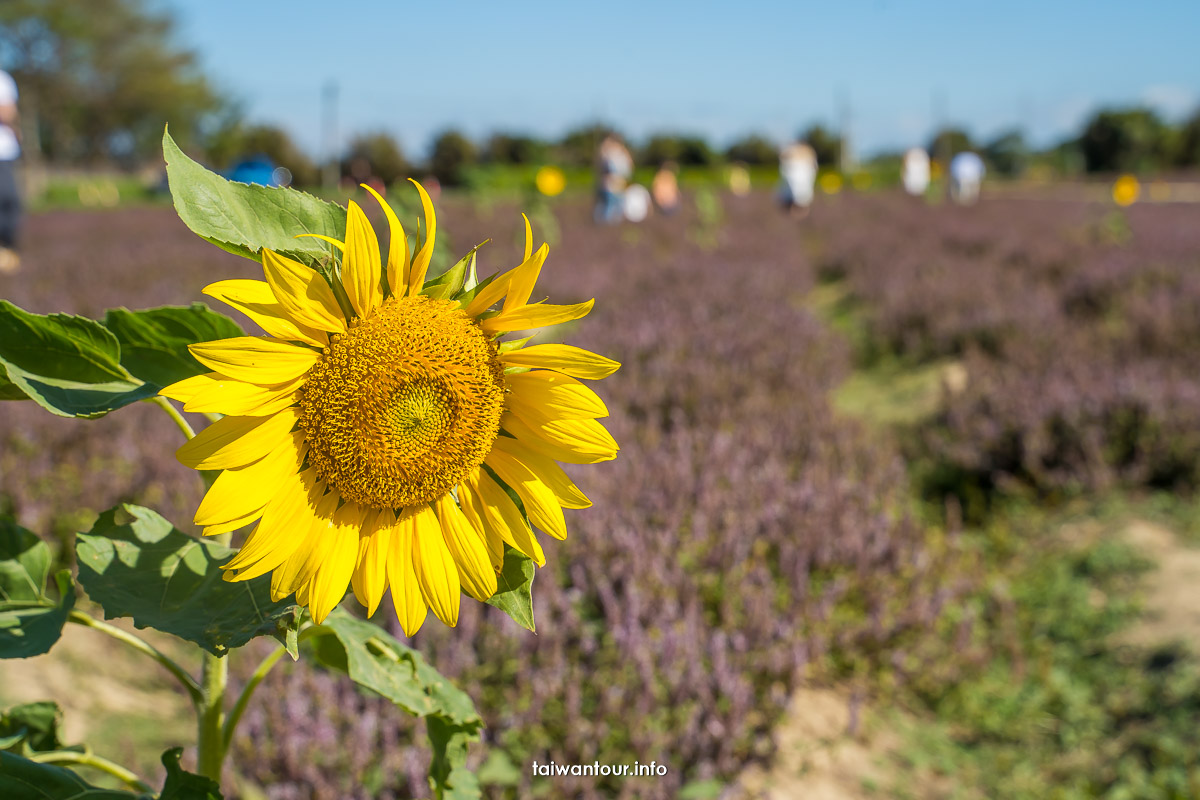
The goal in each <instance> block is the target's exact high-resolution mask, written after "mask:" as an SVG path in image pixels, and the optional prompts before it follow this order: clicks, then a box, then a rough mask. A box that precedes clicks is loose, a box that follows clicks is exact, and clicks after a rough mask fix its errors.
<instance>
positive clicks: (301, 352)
mask: <svg viewBox="0 0 1200 800" xmlns="http://www.w3.org/2000/svg"><path fill="white" fill-rule="evenodd" d="M188 352H190V353H191V354H192V355H193V356H195V358H196V360H197V361H199V362H200V363H201V364H203V365H204V366H206V367H208V368H209V369H211V370H214V371H216V372H219V373H221V374H222V375H225V376H227V377H230V378H236V379H237V380H240V381H246V382H248V383H257V384H260V385H263V386H269V385H271V384H277V383H285V382H287V381H292V380H295V379H296V378H299V377H300V376H301V375H303V374H304V373H306V372H308V371H309V370H310V369H311V368H312V365H313V364H315V363H317V359H318V358H320V357H321V354H320V353H319V352H317V351H316V350H313V349H311V348H308V347H300V346H298V345H294V344H288V343H287V342H281V341H279V340H278V339H264V338H261V337H258V336H238V337H236V338H233V339H218V340H217V341H215V342H201V343H199V344H189V345H188Z"/></svg>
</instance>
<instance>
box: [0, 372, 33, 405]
mask: <svg viewBox="0 0 1200 800" xmlns="http://www.w3.org/2000/svg"><path fill="white" fill-rule="evenodd" d="M28 399H29V395H27V394H25V393H24V392H23V391H21V387H19V386H17V385H16V384H15V383H13V382H12V381H10V380H9V379H8V370H6V369H5V368H4V364H0V400H28Z"/></svg>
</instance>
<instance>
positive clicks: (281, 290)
mask: <svg viewBox="0 0 1200 800" xmlns="http://www.w3.org/2000/svg"><path fill="white" fill-rule="evenodd" d="M262 264H263V273H264V274H265V275H266V277H267V283H268V284H270V286H271V291H272V292H273V293H274V295H275V299H276V300H277V301H278V302H279V305H280V306H282V307H283V310H284V313H286V314H287V315H288V318H289V319H291V320H292V321H293V322H295V323H297V324H298V325H306V326H308V327H310V328H316V329H317V330H322V331H328V332H331V333H341V332H342V331H345V330H346V318H345V317H344V316H342V310H341V308H340V307H339V306H338V303H337V298H335V297H334V296H333V289H332V288H330V286H329V284H328V283H326V282H325V278H323V277H322V276H321V275H320V273H318V272H317V271H316V270H312V269H309V268H308V267H306V266H304V265H303V264H301V263H300V262H298V261H293V260H292V259H290V258H285V257H283V256H280V255H277V254H275V253H273V252H271V251H270V250H267V249H266V248H263V251H262Z"/></svg>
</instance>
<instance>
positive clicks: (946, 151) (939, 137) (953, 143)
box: [927, 128, 977, 158]
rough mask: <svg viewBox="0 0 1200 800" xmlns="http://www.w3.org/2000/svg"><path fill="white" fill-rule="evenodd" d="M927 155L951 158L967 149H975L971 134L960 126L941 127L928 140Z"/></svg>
mask: <svg viewBox="0 0 1200 800" xmlns="http://www.w3.org/2000/svg"><path fill="white" fill-rule="evenodd" d="M927 149H928V150H929V155H930V156H931V157H932V158H952V157H954V156H956V155H958V154H959V153H964V152H966V151H968V150H976V149H977V148H976V146H975V143H974V142H972V141H971V136H970V134H968V133H967V132H966V131H964V130H963V129H962V128H942V129H941V130H940V131H938V132H937V133H936V134H934V137H933V138H932V139H930V140H929V147H928V148H927Z"/></svg>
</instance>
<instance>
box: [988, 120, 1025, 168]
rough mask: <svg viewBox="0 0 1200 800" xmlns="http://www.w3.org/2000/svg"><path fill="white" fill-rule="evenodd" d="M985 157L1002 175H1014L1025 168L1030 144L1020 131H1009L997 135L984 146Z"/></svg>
mask: <svg viewBox="0 0 1200 800" xmlns="http://www.w3.org/2000/svg"><path fill="white" fill-rule="evenodd" d="M983 157H984V158H985V159H987V161H988V163H989V164H991V166H992V168H993V169H994V170H995V171H996V172H998V173H999V174H1001V175H1007V176H1009V177H1013V176H1016V175H1020V174H1021V173H1022V172H1023V171H1024V170H1025V165H1026V163H1027V162H1028V160H1029V146H1028V145H1027V144H1026V143H1025V136H1024V134H1022V133H1021V132H1020V131H1009V132H1008V133H1005V134H1002V135H1000V136H998V137H996V138H995V139H994V140H992V141H991V142H989V143H988V144H987V145H985V146H984V148H983Z"/></svg>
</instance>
